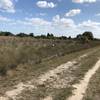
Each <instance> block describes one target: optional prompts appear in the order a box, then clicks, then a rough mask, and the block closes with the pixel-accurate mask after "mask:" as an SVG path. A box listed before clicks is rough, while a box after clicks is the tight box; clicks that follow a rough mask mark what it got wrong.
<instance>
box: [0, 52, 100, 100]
mask: <svg viewBox="0 0 100 100" xmlns="http://www.w3.org/2000/svg"><path fill="white" fill-rule="evenodd" d="M89 54H90V53H87V54H84V55H82V56H80V57H78V58H77V59H74V60H72V61H68V62H67V63H65V64H62V65H60V66H58V67H57V68H54V69H52V70H50V71H48V72H46V73H44V74H43V75H40V76H39V77H38V79H36V80H35V82H36V84H33V81H34V80H33V79H32V80H30V81H27V82H26V83H19V84H18V85H16V86H14V89H12V90H8V91H6V92H5V94H4V95H3V96H1V97H0V100H10V99H11V100H17V99H18V95H20V94H21V93H22V92H23V91H24V90H32V89H37V86H38V85H41V84H45V82H47V81H50V82H51V84H52V86H54V87H55V88H59V87H66V85H68V84H67V82H68V80H67V81H66V80H65V79H64V80H62V81H61V84H59V82H58V81H56V82H57V83H56V85H54V83H53V82H54V79H56V78H57V79H59V80H61V79H60V78H59V75H61V74H62V73H63V72H64V71H66V72H67V71H69V68H71V67H72V68H77V66H76V67H75V65H76V64H77V63H78V66H79V65H80V63H81V60H82V59H83V58H85V57H87V56H88V55H89ZM73 66H74V67H73ZM99 67H100V60H98V62H97V63H96V65H95V66H94V67H93V68H92V69H90V70H89V71H88V72H87V73H86V74H85V77H84V79H83V80H82V81H80V84H76V85H74V86H73V87H75V88H76V89H75V91H73V94H74V95H73V96H71V97H69V99H68V100H81V99H82V97H83V93H85V91H86V89H87V85H88V83H89V80H90V78H91V77H92V75H93V74H94V73H95V72H96V70H97V69H98V68H99ZM69 77H70V76H69ZM62 83H63V84H62ZM43 100H53V99H52V96H47V97H46V98H44V99H43Z"/></svg>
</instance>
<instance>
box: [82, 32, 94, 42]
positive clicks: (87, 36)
mask: <svg viewBox="0 0 100 100" xmlns="http://www.w3.org/2000/svg"><path fill="white" fill-rule="evenodd" d="M82 35H83V37H84V38H87V39H88V40H93V39H94V37H93V33H92V32H88V31H87V32H84V33H83V34H82Z"/></svg>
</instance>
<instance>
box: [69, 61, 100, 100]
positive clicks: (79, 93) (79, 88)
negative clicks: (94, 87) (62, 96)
mask: <svg viewBox="0 0 100 100" xmlns="http://www.w3.org/2000/svg"><path fill="white" fill-rule="evenodd" d="M99 68H100V59H99V60H98V61H97V63H96V64H95V66H94V67H93V68H92V69H90V70H89V71H88V72H87V73H86V74H85V76H84V78H83V80H81V81H80V83H79V84H75V85H73V87H75V88H76V89H75V90H74V91H73V94H74V95H72V96H71V97H69V98H68V99H67V100H82V98H83V96H84V93H85V92H86V89H87V86H88V83H89V81H90V78H91V77H92V76H93V75H94V74H95V72H96V71H97V70H98V69H99Z"/></svg>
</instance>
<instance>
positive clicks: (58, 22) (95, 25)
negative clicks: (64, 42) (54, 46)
mask: <svg viewBox="0 0 100 100" xmlns="http://www.w3.org/2000/svg"><path fill="white" fill-rule="evenodd" d="M0 30H1V31H10V32H13V33H19V32H25V33H30V32H33V33H35V34H46V33H48V32H49V33H53V34H54V35H66V36H69V35H71V36H75V35H76V34H79V33H82V32H84V31H92V32H93V33H94V35H95V37H99V38H100V0H0Z"/></svg>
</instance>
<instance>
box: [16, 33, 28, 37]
mask: <svg viewBox="0 0 100 100" xmlns="http://www.w3.org/2000/svg"><path fill="white" fill-rule="evenodd" d="M16 36H19V37H27V36H28V35H27V34H25V33H19V34H17V35H16Z"/></svg>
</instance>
